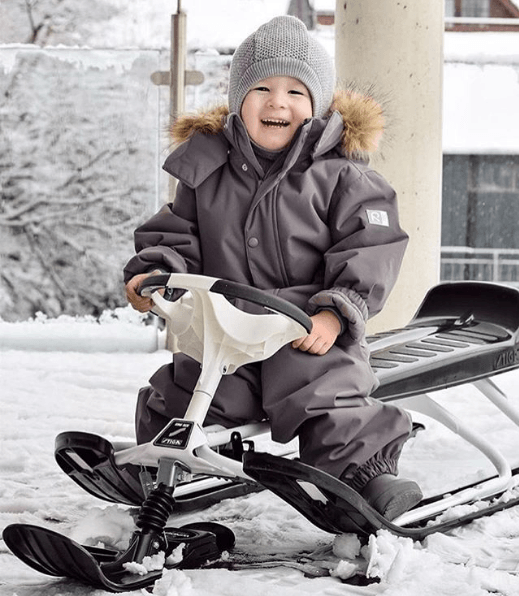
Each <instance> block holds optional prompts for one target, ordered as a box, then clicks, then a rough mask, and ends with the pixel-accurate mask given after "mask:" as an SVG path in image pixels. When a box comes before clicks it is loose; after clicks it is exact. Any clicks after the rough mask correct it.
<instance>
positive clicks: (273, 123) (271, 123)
mask: <svg viewBox="0 0 519 596" xmlns="http://www.w3.org/2000/svg"><path fill="white" fill-rule="evenodd" d="M261 123H262V124H263V125H264V126H268V127H271V128H286V127H287V126H290V122H287V121H286V120H274V119H272V118H265V119H264V120H262V121H261Z"/></svg>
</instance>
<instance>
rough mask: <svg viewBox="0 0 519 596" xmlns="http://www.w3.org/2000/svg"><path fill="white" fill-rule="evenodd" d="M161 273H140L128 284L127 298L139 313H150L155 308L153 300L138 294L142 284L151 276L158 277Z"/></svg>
mask: <svg viewBox="0 0 519 596" xmlns="http://www.w3.org/2000/svg"><path fill="white" fill-rule="evenodd" d="M158 273H161V271H158V270H157V271H152V272H151V273H140V274H139V275H134V276H133V277H132V278H131V279H130V281H129V282H128V283H127V284H126V298H127V299H128V302H129V303H130V304H131V305H132V306H133V308H134V309H135V310H138V311H139V312H149V311H150V310H151V309H152V307H153V300H152V299H151V298H148V297H147V296H141V295H139V294H138V290H139V287H140V285H141V283H142V282H143V281H144V280H145V279H146V278H147V277H150V275H157V274H158Z"/></svg>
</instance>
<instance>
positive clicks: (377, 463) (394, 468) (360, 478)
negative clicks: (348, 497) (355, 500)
mask: <svg viewBox="0 0 519 596" xmlns="http://www.w3.org/2000/svg"><path fill="white" fill-rule="evenodd" d="M381 474H392V475H393V476H396V475H397V474H398V460H396V459H376V456H375V458H373V459H370V460H368V461H367V462H366V463H365V464H364V465H363V466H361V467H360V468H358V469H357V471H356V472H355V474H354V475H353V477H352V478H349V479H347V478H343V481H344V482H345V483H346V484H347V485H348V486H351V488H353V489H354V490H356V491H357V492H358V493H360V491H361V490H362V489H363V488H364V487H365V486H366V484H367V483H368V482H369V481H370V480H372V479H373V478H376V477H377V476H380V475H381Z"/></svg>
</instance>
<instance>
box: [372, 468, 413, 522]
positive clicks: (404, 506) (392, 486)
mask: <svg viewBox="0 0 519 596" xmlns="http://www.w3.org/2000/svg"><path fill="white" fill-rule="evenodd" d="M360 494H361V496H362V497H364V499H366V501H367V502H368V503H369V504H370V505H371V506H372V507H373V508H374V509H376V510H377V511H378V512H379V513H381V514H382V515H383V516H384V517H385V518H386V519H387V520H389V521H392V520H394V519H395V518H397V517H398V516H399V515H402V513H405V512H406V511H409V509H411V508H412V507H414V506H415V505H417V504H418V503H419V502H420V501H421V500H422V498H423V494H422V491H421V490H420V487H419V486H418V484H416V482H414V481H413V480H406V479H404V478H397V477H396V476H393V475H392V474H381V475H380V476H376V477H375V478H372V479H371V480H370V481H369V482H368V483H367V484H366V486H365V487H364V488H363V489H362V490H361V492H360Z"/></svg>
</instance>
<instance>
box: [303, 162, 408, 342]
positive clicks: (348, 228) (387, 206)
mask: <svg viewBox="0 0 519 596" xmlns="http://www.w3.org/2000/svg"><path fill="white" fill-rule="evenodd" d="M328 224H329V229H330V235H331V240H332V244H331V246H330V248H329V249H328V250H327V251H326V253H325V255H324V267H325V273H324V284H323V286H324V288H325V289H324V290H322V291H320V292H318V293H316V294H315V295H313V296H312V297H311V298H310V300H309V302H308V307H307V310H308V312H309V314H311V315H312V314H315V313H316V312H318V311H319V310H322V309H332V310H333V311H334V312H335V313H336V314H338V315H339V318H340V319H341V322H342V324H343V327H344V328H346V329H347V331H346V332H347V333H349V335H350V336H351V338H352V339H353V340H358V339H360V338H361V337H362V336H363V335H364V333H365V322H366V320H367V319H368V318H369V317H371V316H373V315H375V314H376V313H378V312H379V311H380V310H381V309H382V307H383V306H384V303H385V302H386V299H387V297H388V295H389V293H390V292H391V290H392V288H393V286H394V284H395V282H396V279H397V276H398V273H399V270H400V265H401V263H402V259H403V256H404V252H405V248H406V246H407V242H408V236H407V234H406V233H405V232H404V231H403V230H402V229H401V228H400V224H399V221H398V211H397V204H396V195H395V191H394V190H393V189H392V188H391V186H390V185H389V184H388V183H387V182H386V181H385V180H384V178H383V177H382V176H380V175H379V174H377V173H376V172H374V171H373V170H370V169H368V170H366V171H359V176H358V177H357V178H356V179H354V180H353V181H352V180H351V177H350V176H348V177H347V178H346V177H344V179H343V180H342V181H340V182H339V185H338V187H337V188H336V191H335V194H334V197H333V201H332V205H331V208H330V214H329V222H328Z"/></svg>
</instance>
